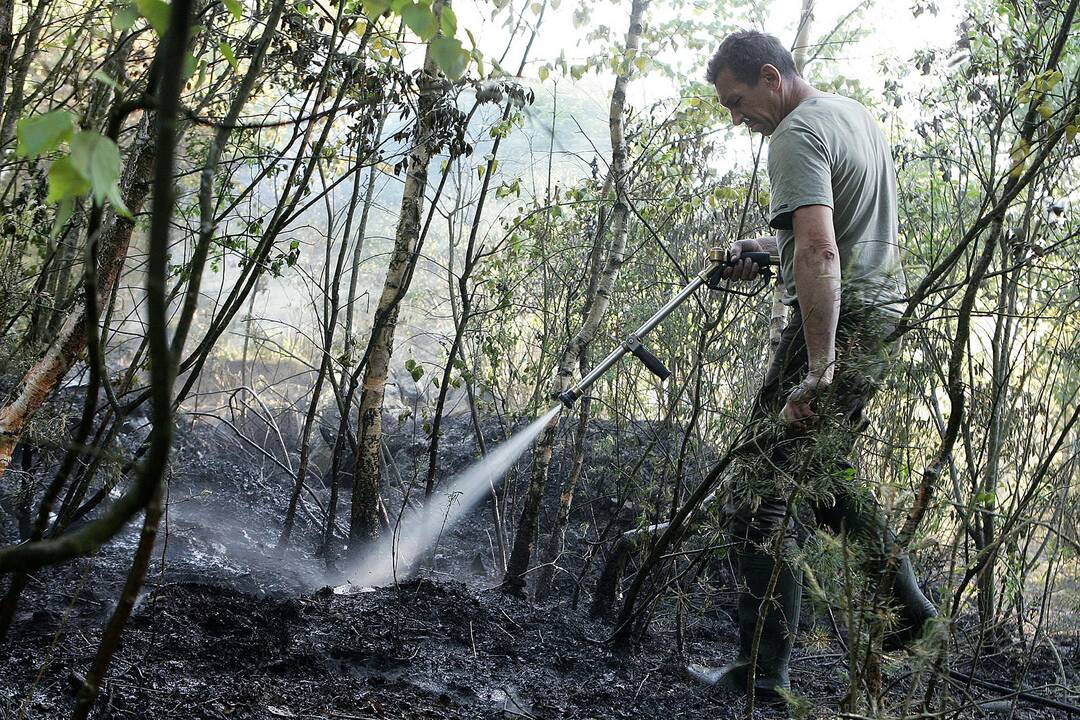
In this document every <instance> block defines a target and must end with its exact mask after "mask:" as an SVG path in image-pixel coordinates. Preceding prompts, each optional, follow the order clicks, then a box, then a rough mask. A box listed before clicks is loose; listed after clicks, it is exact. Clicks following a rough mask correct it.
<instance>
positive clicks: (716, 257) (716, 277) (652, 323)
mask: <svg viewBox="0 0 1080 720" xmlns="http://www.w3.org/2000/svg"><path fill="white" fill-rule="evenodd" d="M743 260H750V261H751V262H754V263H757V266H758V268H760V272H761V278H762V281H763V282H762V284H761V286H760V287H759V288H758V289H757V290H755V291H754V292H753V293H743V294H756V293H757V292H760V290H762V289H764V287H765V286H766V285H767V284H768V281H769V279H770V278H771V276H772V271H771V268H772V266H773V265H776V264H778V263H779V260H780V259H779V257H778V256H776V255H772V254H770V253H767V252H744V253H742V254H741V255H740V256H739V258H738V259H737V260H732V259H731V258H729V257H728V253H727V250H725V249H724V248H712V249H711V250H709V262H708V263H707V264H706V265H705V267H704V268H703V269H702V270H701V272H699V273H698V274H697V275H696V276H694V279H693V280H691V281H690V282H689V283H688V284H687V285H686V286H685V287H683V289H682V290H679V292H678V293H676V294H675V296H674V297H672V298H671V299H670V300H668V301H667V303H665V304H664V306H663V307H662V308H660V309H659V310H657V311H656V313H655V314H653V316H652V317H650V318H649V319H648V320H646V321H645V322H643V323H642V324H641V327H639V328H638V329H637V330H635V331H634V332H632V333H630V334H629V335H627V336H626V339H625V340H623V341H622V344H620V345H619V346H618V347H616V348H615V349H614V350H612V351H611V354H610V355H608V356H607V357H606V358H604V359H603V361H601V362H600V363H598V364H597V365H596V367H594V368H593V369H592V371H591V372H589V374H588V375H586V376H585V377H583V378H581V380H579V381H578V383H577V384H576V385H574V386H573V387H571V388H569V389H567V390H565V391H564V392H561V393H559V394H558V396H557V397H558V399H559V400H561V401H562V403H563V404H564V405H566V407H573V405H574V402H575V401H576V400H577V399H578V398H579V397H581V396H582V394H583V393H584V392H585V390H587V389H588V387H589V386H590V385H592V384H593V383H594V382H596V379H597V378H599V377H600V376H601V375H603V374H604V373H606V372H607V371H608V370H610V369H611V366H612V365H614V364H615V363H617V362H618V361H619V360H621V359H622V357H623V355H626V353H630V354H631V355H633V356H634V357H636V358H637V359H638V360H640V361H641V362H643V363H644V364H645V367H647V368H648V369H649V371H650V372H651V373H652V374H653V375H656V376H657V377H658V378H660V379H661V380H667V379H668V377H669V376H670V375H671V371H670V370H668V369H667V368H666V367H665V366H664V363H663V362H661V361H660V358H658V357H656V356H655V355H653V354H652V353H651V352H650V351H649V349H648V348H646V347H645V346H644V345H643V344H642V343H641V339H642V338H643V337H645V336H646V335H647V334H649V332H650V331H652V329H653V328H655V327H656V326H657V325H659V324H660V323H661V322H663V320H664V318H666V317H667V316H668V315H670V314H671V311H672V310H674V309H675V308H677V307H679V306H680V305H682V304H683V303H684V302H685V301H686V300H687V298H689V297H690V296H691V295H693V294H694V291H696V290H697V289H698V288H700V287H701V286H702V285H708V286H709V287H710V288H712V289H714V290H722V291H726V292H733V291H732V290H730V289H729V288H727V287H725V285H724V278H723V272H724V268H727V267H734V266H735V265H736V264H737V263H739V262H742V261H743Z"/></svg>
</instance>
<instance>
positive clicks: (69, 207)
mask: <svg viewBox="0 0 1080 720" xmlns="http://www.w3.org/2000/svg"><path fill="white" fill-rule="evenodd" d="M74 212H75V199H74V198H64V199H63V200H61V201H60V205H59V206H57V208H56V218H54V219H53V226H52V230H50V231H49V237H50V238H52V239H53V240H55V239H56V236H57V235H59V234H60V231H61V230H63V229H64V226H65V225H67V221H68V220H70V219H71V215H72V213H74Z"/></svg>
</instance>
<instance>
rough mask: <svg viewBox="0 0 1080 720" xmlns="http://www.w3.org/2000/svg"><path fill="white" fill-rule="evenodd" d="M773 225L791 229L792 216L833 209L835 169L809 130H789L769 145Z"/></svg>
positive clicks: (822, 147)
mask: <svg viewBox="0 0 1080 720" xmlns="http://www.w3.org/2000/svg"><path fill="white" fill-rule="evenodd" d="M769 183H770V185H771V186H772V191H771V195H770V200H769V224H770V225H771V226H772V227H774V228H776V229H777V230H790V229H791V222H792V221H791V216H792V214H793V213H794V212H795V211H796V210H798V209H799V208H801V207H803V206H805V205H828V206H829V207H830V208H831V207H833V192H832V169H831V167H830V164H829V153H828V150H827V149H826V147H825V145H824V143H822V141H821V138H819V137H818V136H817V135H816V134H815V133H814V132H813V131H811V130H809V129H808V128H804V127H799V126H794V127H789V128H785V129H784V131H783V132H781V133H780V134H779V135H777V136H774V137H773V139H772V140H771V141H770V143H769Z"/></svg>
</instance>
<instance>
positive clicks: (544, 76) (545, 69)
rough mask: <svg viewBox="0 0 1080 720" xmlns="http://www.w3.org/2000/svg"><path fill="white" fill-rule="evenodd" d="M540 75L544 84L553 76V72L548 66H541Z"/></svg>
mask: <svg viewBox="0 0 1080 720" xmlns="http://www.w3.org/2000/svg"><path fill="white" fill-rule="evenodd" d="M538 74H539V75H540V82H544V81H545V80H547V79H548V77H549V76H550V75H551V70H550V69H548V66H547V65H541V66H540V71H539V73H538Z"/></svg>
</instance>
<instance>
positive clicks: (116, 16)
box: [112, 5, 139, 32]
mask: <svg viewBox="0 0 1080 720" xmlns="http://www.w3.org/2000/svg"><path fill="white" fill-rule="evenodd" d="M138 19H139V11H138V10H136V9H135V6H134V5H124V6H123V7H120V8H118V9H117V10H116V11H115V12H113V14H112V26H113V29H114V30H120V31H121V32H123V31H124V30H130V29H131V26H132V25H134V24H135V21H136V20H138Z"/></svg>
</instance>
